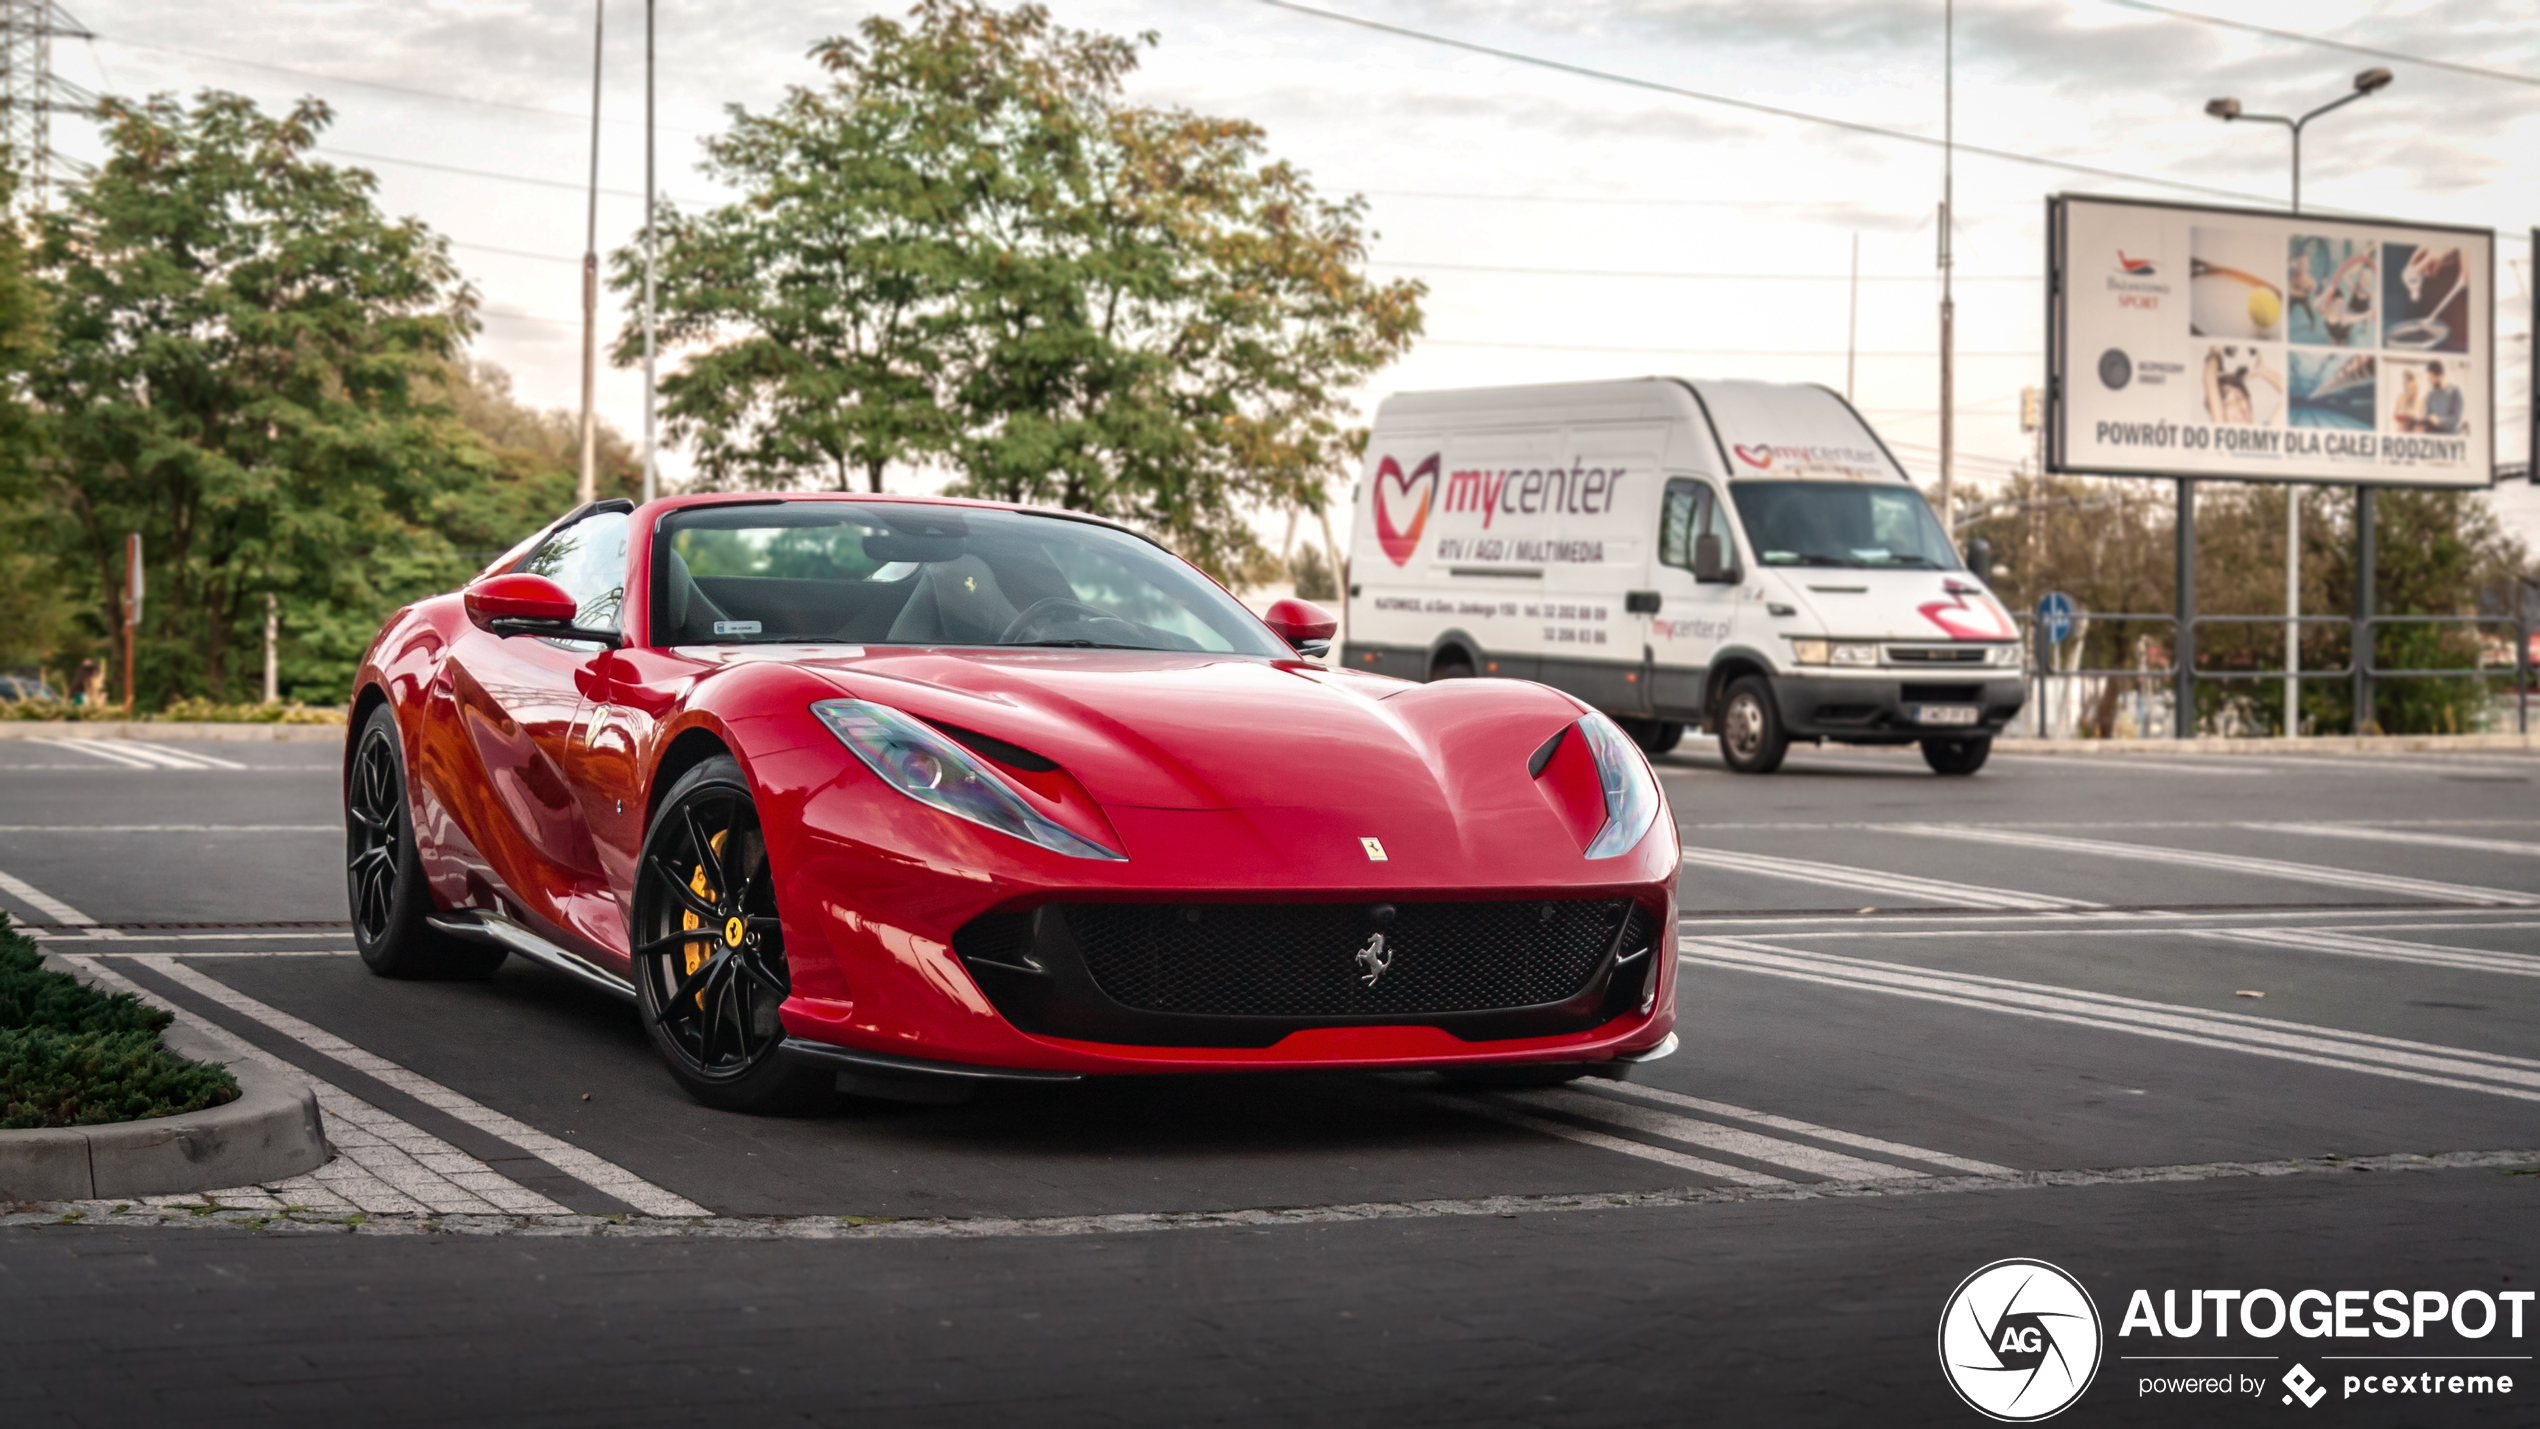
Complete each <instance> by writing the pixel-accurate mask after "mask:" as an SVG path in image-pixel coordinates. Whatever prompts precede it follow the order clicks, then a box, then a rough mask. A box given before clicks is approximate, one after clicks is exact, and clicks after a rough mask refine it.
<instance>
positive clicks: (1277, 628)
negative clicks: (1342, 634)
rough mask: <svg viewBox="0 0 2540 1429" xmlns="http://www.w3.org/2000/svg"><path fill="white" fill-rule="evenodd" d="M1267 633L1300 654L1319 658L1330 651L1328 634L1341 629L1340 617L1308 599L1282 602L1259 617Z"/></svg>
mask: <svg viewBox="0 0 2540 1429" xmlns="http://www.w3.org/2000/svg"><path fill="white" fill-rule="evenodd" d="M1261 623H1262V624H1264V625H1267V626H1269V627H1270V633H1271V634H1273V635H1276V636H1278V637H1279V638H1280V639H1282V640H1285V641H1286V642H1288V644H1289V645H1290V646H1291V647H1293V648H1294V649H1295V651H1296V653H1298V654H1300V655H1321V654H1323V653H1325V652H1326V651H1328V650H1330V649H1331V648H1332V634H1333V632H1334V631H1337V630H1339V629H1340V628H1341V618H1340V617H1339V616H1337V615H1334V614H1332V613H1331V612H1330V611H1328V610H1325V609H1324V608H1323V607H1321V606H1319V605H1316V604H1315V603H1314V602H1312V601H1310V600H1295V599H1289V600H1283V601H1280V602H1278V603H1276V604H1274V605H1272V606H1271V607H1270V609H1269V610H1267V611H1266V612H1264V613H1263V614H1262V617H1261Z"/></svg>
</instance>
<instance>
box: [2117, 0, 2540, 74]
mask: <svg viewBox="0 0 2540 1429" xmlns="http://www.w3.org/2000/svg"><path fill="white" fill-rule="evenodd" d="M2108 3H2109V4H2111V5H2122V6H2124V7H2125V8H2127V9H2129V10H2148V11H2150V12H2151V13H2153V14H2155V15H2167V16H2169V17H2170V18H2171V19H2174V20H2193V21H2195V22H2196V23H2197V24H2199V25H2213V26H2216V27H2218V28H2221V29H2225V30H2240V31H2243V32H2245V33H2248V34H2252V35H2265V36H2267V37H2268V38H2270V39H2277V40H2291V41H2293V42H2294V43H2295V44H2302V45H2317V46H2319V47H2320V48H2321V49H2324V50H2343V51H2345V52H2346V53H2347V54H2350V55H2367V56H2370V57H2371V58H2373V59H2377V60H2398V61H2400V62H2401V63H2403V64H2412V65H2425V66H2427V67H2429V68H2432V69H2448V70H2450V71H2452V72H2453V73H2454V74H2470V75H2476V76H2478V77H2479V78H2480V79H2492V80H2498V81H2501V82H2502V83H2505V84H2525V85H2529V86H2531V87H2532V88H2534V89H2540V78H2535V77H2533V76H2531V75H2527V74H2509V73H2507V72H2506V71H2504V70H2500V69H2481V68H2479V67H2478V66H2476V65H2465V64H2455V63H2454V62H2452V61H2450V60H2430V59H2427V58H2426V57H2425V56H2423V55H2409V54H2401V53H2400V52H2399V51H2397V50H2377V49H2374V48H2373V47H2372V46H2370V45H2350V44H2347V43H2345V42H2344V41H2342V40H2327V39H2322V38H2320V37H2319V36H2317V35H2305V34H2300V33H2298V32H2296V31H2293V30H2270V29H2268V28H2267V27H2266V26H2264V25H2250V24H2244V23H2242V22H2241V21H2238V20H2226V19H2223V18H2221V17H2220V16H2217V15H2198V14H2195V13H2193V12H2191V11H2187V10H2173V9H2171V8H2170V7H2168V6H2167V5H2147V4H2145V3H2144V0H2108Z"/></svg>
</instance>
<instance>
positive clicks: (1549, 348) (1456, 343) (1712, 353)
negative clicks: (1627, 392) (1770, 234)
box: [1420, 337, 2040, 362]
mask: <svg viewBox="0 0 2540 1429" xmlns="http://www.w3.org/2000/svg"><path fill="white" fill-rule="evenodd" d="M1420 342H1421V345H1422V346H1425V347H1494V348H1508V349H1510V350H1512V351H1518V352H1629V353H1638V354H1646V355H1651V356H1657V357H1841V356H1843V355H1844V351H1843V349H1842V348H1839V347H1838V348H1831V349H1828V350H1826V351H1822V352H1820V351H1814V350H1807V351H1802V350H1799V349H1794V348H1776V347H1761V348H1731V347H1614V346H1609V345H1606V344H1603V343H1599V344H1595V345H1593V346H1582V345H1579V344H1573V343H1552V342H1475V341H1469V340H1465V339H1460V338H1443V337H1427V338H1422V339H1420ZM1852 355H1853V356H1855V357H1893V358H1911V359H1913V360H1914V361H1917V362H1929V361H1930V360H1931V358H1932V354H1930V353H1928V352H1859V353H1854V354H1852ZM1958 355H1959V356H1960V357H2000V358H2012V357H2016V358H2018V359H2020V360H2021V361H2023V362H2036V361H2038V360H2039V358H2040V354H2039V353H2037V352H2035V351H2028V352H1961V353H1959V354H1958Z"/></svg>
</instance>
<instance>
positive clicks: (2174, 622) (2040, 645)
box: [2014, 611, 2533, 739]
mask: <svg viewBox="0 0 2540 1429" xmlns="http://www.w3.org/2000/svg"><path fill="white" fill-rule="evenodd" d="M2014 618H2015V619H2016V620H2017V621H2018V622H2019V623H2020V625H2021V626H2022V627H2023V628H2024V630H2025V634H2024V635H2023V637H2022V640H2021V645H2022V648H2023V649H2024V650H2025V651H2026V652H2027V664H2026V666H2025V670H2024V673H2025V674H2026V675H2027V677H2028V678H2029V679H2030V680H2031V681H2032V682H2034V689H2035V691H2036V695H2037V698H2036V699H2035V700H2034V701H2033V703H2032V708H2033V709H2034V710H2035V712H2036V715H2037V719H2038V728H2039V733H2040V734H2041V735H2043V733H2044V721H2045V703H2046V702H2045V699H2044V695H2045V683H2044V682H2045V681H2046V680H2047V679H2048V678H2057V679H2067V680H2088V679H2097V680H2130V681H2136V682H2138V683H2139V684H2141V683H2166V684H2168V685H2170V686H2171V687H2172V698H2173V699H2174V700H2175V705H2174V706H2173V710H2174V714H2175V719H2174V721H2173V723H2174V731H2173V732H2174V734H2175V736H2176V737H2177V738H2180V739H2186V738H2189V737H2191V736H2193V735H2194V734H2195V733H2196V718H2197V716H2196V685H2197V683H2198V682H2199V681H2203V680H2274V681H2284V680H2288V679H2289V680H2294V681H2297V682H2298V681H2302V680H2347V681H2351V682H2353V684H2354V691H2355V692H2354V708H2355V711H2356V725H2357V728H2358V732H2360V731H2361V729H2362V727H2363V726H2364V725H2366V724H2367V723H2369V722H2370V721H2371V718H2372V715H2371V711H2372V708H2373V687H2374V685H2375V684H2376V683H2377V682H2379V681H2381V680H2441V679H2471V680H2502V679H2507V678H2510V679H2512V681H2513V682H2514V732H2515V733H2517V734H2528V733H2530V730H2531V682H2532V660H2531V635H2532V630H2533V624H2532V621H2531V619H2530V618H2529V616H2528V615H2511V616H2506V615H2375V616H2370V617H2366V618H2364V619H2357V618H2355V617H2352V616H2344V615H2303V616H2286V615H2199V616H2196V617H2194V618H2193V619H2192V620H2191V621H2190V622H2189V631H2188V633H2189V636H2190V639H2189V642H2188V658H2187V660H2186V661H2185V662H2184V663H2181V662H2180V661H2179V659H2178V658H2177V652H2178V646H2179V641H2178V638H2177V637H2178V623H2179V622H2178V617H2177V616H2175V615H2172V614H2170V613H2168V612H2166V611H2077V612H2075V614H2074V617H2073V619H2074V624H2075V625H2076V626H2080V625H2082V624H2084V623H2085V622H2086V623H2088V624H2093V625H2099V624H2105V625H2120V626H2124V625H2136V626H2140V625H2150V626H2155V627H2161V628H2165V629H2167V630H2168V632H2169V635H2170V639H2169V641H2168V644H2167V648H2166V649H2165V651H2164V652H2163V653H2164V655H2165V656H2166V657H2167V658H2166V659H2165V661H2164V663H2162V664H2160V665H2135V666H2119V667H2114V668H2108V667H2096V666H2076V667H2074V668H2072V669H2063V668H2060V667H2058V666H2057V665H2056V663H2055V661H2054V658H2053V651H2054V649H2055V644H2054V643H2053V642H2049V641H2048V640H2047V639H2046V638H2045V632H2044V630H2043V629H2042V628H2040V627H2039V625H2038V622H2037V620H2036V617H2035V616H2034V615H2033V614H2030V613H2027V612H2023V613H2021V614H2019V615H2018V616H2016V617H2014ZM2288 624H2289V625H2294V626H2297V627H2300V626H2317V627H2321V628H2324V629H2336V630H2343V631H2344V632H2346V637H2347V645H2346V652H2347V653H2346V661H2345V663H2344V664H2342V665H2322V666H2300V665H2298V663H2297V667H2296V668H2294V669H2290V670H2287V669H2283V668H2273V669H2231V668H2217V667H2212V666H2209V665H2207V664H2206V663H2205V659H2206V654H2207V652H2206V651H2205V649H2204V643H2203V642H2202V641H2199V640H2196V639H2194V638H2193V637H2194V635H2195V633H2196V632H2197V631H2199V630H2202V629H2203V628H2205V627H2207V626H2216V627H2221V626H2253V625H2273V626H2284V625H2288ZM2400 626H2432V627H2447V626H2457V627H2463V628H2468V629H2472V630H2476V629H2478V628H2481V627H2492V628H2495V629H2497V630H2499V631H2505V630H2510V631H2511V632H2512V633H2513V656H2514V658H2513V661H2512V663H2510V664H2490V663H2487V662H2486V661H2484V660H2481V661H2479V662H2477V663H2474V664H2470V665H2446V666H2432V667H2393V666H2383V665H2380V664H2377V663H2375V656H2376V654H2377V653H2378V642H2379V639H2380V635H2381V632H2382V631H2383V629H2385V628H2388V627H2400ZM2279 648H2280V647H2279ZM2359 653H2360V657H2361V658H2360V659H2358V654H2359ZM2288 714H2290V715H2294V716H2296V717H2294V718H2289V719H2288V720H2287V721H2286V724H2285V730H2286V732H2287V733H2288V734H2290V733H2297V732H2298V731H2299V729H2300V721H2299V718H2298V711H2288Z"/></svg>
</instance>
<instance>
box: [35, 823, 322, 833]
mask: <svg viewBox="0 0 2540 1429" xmlns="http://www.w3.org/2000/svg"><path fill="white" fill-rule="evenodd" d="M342 832H344V826H343V825H342V824H0V834H340V833H342Z"/></svg>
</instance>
